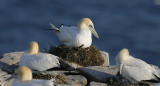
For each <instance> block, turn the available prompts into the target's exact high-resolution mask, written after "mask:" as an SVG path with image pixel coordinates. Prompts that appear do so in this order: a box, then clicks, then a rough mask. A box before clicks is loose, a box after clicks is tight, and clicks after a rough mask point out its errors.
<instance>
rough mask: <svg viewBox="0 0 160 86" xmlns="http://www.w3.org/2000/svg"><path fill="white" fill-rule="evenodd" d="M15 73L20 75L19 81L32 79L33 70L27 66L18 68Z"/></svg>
mask: <svg viewBox="0 0 160 86" xmlns="http://www.w3.org/2000/svg"><path fill="white" fill-rule="evenodd" d="M14 73H15V74H17V75H18V76H17V77H16V79H18V80H19V81H28V80H32V71H31V70H30V69H29V68H28V67H26V66H22V67H20V68H18V69H17V70H16V71H15V72H14Z"/></svg>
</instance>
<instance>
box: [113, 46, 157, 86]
mask: <svg viewBox="0 0 160 86" xmlns="http://www.w3.org/2000/svg"><path fill="white" fill-rule="evenodd" d="M116 64H117V67H118V69H119V71H120V74H121V75H122V76H123V77H124V78H126V79H127V80H129V81H130V82H132V83H135V82H137V81H145V80H155V81H159V80H158V77H160V69H159V68H158V67H156V66H154V65H150V64H147V63H146V62H144V61H143V60H140V59H137V58H134V57H132V56H130V55H129V52H128V50H127V49H122V50H121V51H120V52H119V53H118V55H117V57H116Z"/></svg>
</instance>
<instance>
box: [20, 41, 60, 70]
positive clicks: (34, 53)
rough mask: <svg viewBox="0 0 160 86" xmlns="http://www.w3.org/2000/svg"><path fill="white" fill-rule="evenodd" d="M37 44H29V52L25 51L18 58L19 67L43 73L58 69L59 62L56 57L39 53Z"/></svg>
mask: <svg viewBox="0 0 160 86" xmlns="http://www.w3.org/2000/svg"><path fill="white" fill-rule="evenodd" d="M38 51H39V46H38V43H37V42H31V43H30V44H29V50H28V51H25V52H24V54H23V55H22V57H21V58H20V61H19V65H20V66H27V67H29V68H30V69H32V70H37V71H44V70H47V69H51V68H53V67H59V60H58V57H57V56H54V55H51V54H47V53H40V52H38Z"/></svg>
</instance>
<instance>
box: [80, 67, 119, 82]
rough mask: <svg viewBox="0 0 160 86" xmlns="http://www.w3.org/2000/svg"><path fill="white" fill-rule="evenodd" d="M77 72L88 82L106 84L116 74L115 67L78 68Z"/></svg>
mask: <svg viewBox="0 0 160 86" xmlns="http://www.w3.org/2000/svg"><path fill="white" fill-rule="evenodd" d="M78 70H79V72H80V73H81V74H82V75H83V76H85V77H86V78H87V80H89V81H96V82H107V81H108V80H110V78H113V77H115V75H116V74H117V72H118V69H117V68H116V66H109V67H102V66H90V67H84V68H79V69H78Z"/></svg>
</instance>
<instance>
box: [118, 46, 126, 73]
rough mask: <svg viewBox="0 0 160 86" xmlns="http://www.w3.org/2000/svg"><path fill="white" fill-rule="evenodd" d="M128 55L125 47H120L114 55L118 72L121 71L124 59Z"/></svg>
mask: <svg viewBox="0 0 160 86" xmlns="http://www.w3.org/2000/svg"><path fill="white" fill-rule="evenodd" d="M128 56H129V52H128V49H126V48H124V49H122V50H121V51H120V52H119V53H118V55H117V56H116V63H117V65H119V71H120V74H121V71H122V67H123V63H124V62H125V60H126V59H128Z"/></svg>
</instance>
